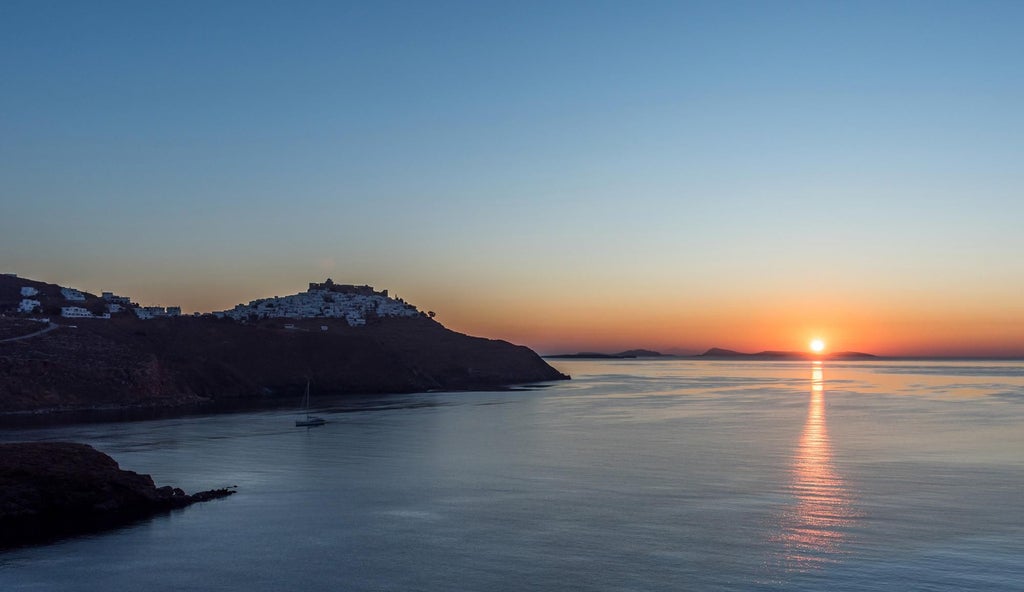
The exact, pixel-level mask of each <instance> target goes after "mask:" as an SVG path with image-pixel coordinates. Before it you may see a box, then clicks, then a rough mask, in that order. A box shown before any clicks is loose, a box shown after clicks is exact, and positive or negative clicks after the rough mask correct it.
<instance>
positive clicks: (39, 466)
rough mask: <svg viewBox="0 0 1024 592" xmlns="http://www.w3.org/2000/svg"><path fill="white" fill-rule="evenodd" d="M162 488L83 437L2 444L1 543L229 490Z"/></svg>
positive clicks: (82, 529) (123, 518) (97, 526)
mask: <svg viewBox="0 0 1024 592" xmlns="http://www.w3.org/2000/svg"><path fill="white" fill-rule="evenodd" d="M232 493H234V489H231V488H227V489H214V490H211V491H203V492H200V493H196V494H193V495H188V494H186V493H185V492H184V491H182V490H180V489H177V488H173V487H156V485H154V483H153V479H152V478H151V477H150V476H149V475H140V474H138V473H135V472H132V471H125V470H122V469H121V468H120V467H119V466H118V464H117V462H116V461H115V460H114V459H112V458H110V457H109V456H107V455H106V454H103V453H102V452H100V451H98V450H96V449H94V448H92V447H91V446H87V445H85V444H74V443H70V442H44V443H18V444H0V548H10V547H13V546H19V545H25V544H32V543H40V542H45V541H48V540H52V539H54V538H58V537H61V536H67V535H73V534H83V533H88V532H94V531H98V530H103V529H107V528H113V527H117V526H121V525H123V524H126V523H129V522H132V521H135V520H139V519H141V518H146V517H149V516H152V515H154V514H160V513H164V512H168V511H170V510H175V509H178V508H183V507H185V506H187V505H189V504H193V503H196V502H204V501H208V500H212V499H217V498H221V497H225V496H228V495H231V494H232Z"/></svg>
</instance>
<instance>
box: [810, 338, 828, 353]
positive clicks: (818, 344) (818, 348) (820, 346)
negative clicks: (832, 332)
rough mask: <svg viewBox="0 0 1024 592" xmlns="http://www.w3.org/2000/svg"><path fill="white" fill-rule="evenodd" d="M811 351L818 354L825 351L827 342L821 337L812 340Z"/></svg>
mask: <svg viewBox="0 0 1024 592" xmlns="http://www.w3.org/2000/svg"><path fill="white" fill-rule="evenodd" d="M811 351H812V352H814V353H816V354H820V353H821V352H823V351H825V342H824V341H822V340H820V339H813V340H811Z"/></svg>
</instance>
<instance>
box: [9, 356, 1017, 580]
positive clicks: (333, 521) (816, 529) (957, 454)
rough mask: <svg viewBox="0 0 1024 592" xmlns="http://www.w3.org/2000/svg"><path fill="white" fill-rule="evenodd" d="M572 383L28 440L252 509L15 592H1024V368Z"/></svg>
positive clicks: (70, 566)
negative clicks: (311, 419) (308, 422)
mask: <svg viewBox="0 0 1024 592" xmlns="http://www.w3.org/2000/svg"><path fill="white" fill-rule="evenodd" d="M552 363H553V364H554V365H555V366H556V367H557V368H558V369H559V370H561V371H563V372H566V373H568V374H571V375H572V377H573V379H572V380H571V381H567V382H556V383H549V384H543V385H534V386H531V387H529V388H522V389H514V390H508V391H500V392H433V393H424V394H415V395H407V394H406V395H392V396H374V397H347V398H335V399H328V398H324V397H316V395H315V393H314V406H315V407H317V409H316V413H317V414H318V415H321V416H323V417H324V418H326V419H327V420H328V423H327V424H326V425H324V426H321V427H314V428H298V427H295V425H294V424H295V419H296V418H297V413H296V412H295V411H294V410H292V409H272V410H258V411H251V410H250V411H242V412H237V413H209V414H205V415H204V414H193V415H190V416H187V417H178V418H163V419H152V420H147V421H130V422H125V421H120V422H113V421H110V422H92V423H80V424H73V425H52V426H35V427H18V426H13V427H12V426H7V427H4V428H2V429H0V440H2V441H76V442H85V443H88V444H91V445H92V446H94V447H96V448H97V449H99V450H102V451H104V452H106V453H108V454H110V455H111V456H113V457H114V458H115V459H116V460H117V461H118V462H119V463H120V465H121V467H122V468H125V469H130V470H133V471H137V472H141V473H148V474H150V475H152V476H153V479H154V480H155V481H156V483H157V485H174V486H178V487H182V488H184V489H185V490H186V491H197V490H205V489H212V488H219V487H224V486H231V485H237V487H238V493H237V494H236V495H233V496H231V497H228V498H224V499H220V500H216V501H211V502H206V503H202V504H196V505H193V506H190V507H188V508H185V509H183V510H179V511H174V512H171V513H169V514H165V515H160V516H157V517H154V518H151V519H147V520H144V521H141V522H137V523H134V524H131V525H128V526H125V527H123V528H120V529H118V530H112V531H107V532H104V533H100V534H94V535H89V536H79V537H74V538H67V539H64V540H60V541H57V542H54V543H52V544H48V545H42V546H34V547H24V548H18V549H14V550H10V551H6V552H3V553H0V590H3V591H4V592H13V591H21V590H31V591H38V590H74V591H102V592H109V591H111V590H146V591H148V592H152V591H158V590H168V591H171V590H173V591H180V590H225V591H227V590H232V591H234V590H244V591H263V590H266V591H271V590H273V591H279V590H344V591H382V590H394V591H438V592H441V591H444V592H450V591H457V590H467V591H502V590H552V591H563V590H594V591H624V590H636V591H660V590H664V591H669V590H671V591H679V590H698V591H704V590H787V591H790V590H808V591H810V590H815V591H818V590H830V591H842V590H851V591H852V590H864V591H868V590H872V591H874V590H879V591H880V590H886V591H889V590H928V591H941V590H949V591H954V590H955V591H963V590H992V591H1000V592H1004V591H1008V590H1009V591H1012V590H1024V362H1011V361H979V360H961V361H935V360H931V361H929V360H903V361H857V362H840V361H825V362H811V361H800V362H796V361H785V362H774V361H753V360H743V361H707V360H694V359H665V360H659V359H655V360H601V361H588V360H557V361H555V360H553V361H552ZM297 404H298V401H296V405H297Z"/></svg>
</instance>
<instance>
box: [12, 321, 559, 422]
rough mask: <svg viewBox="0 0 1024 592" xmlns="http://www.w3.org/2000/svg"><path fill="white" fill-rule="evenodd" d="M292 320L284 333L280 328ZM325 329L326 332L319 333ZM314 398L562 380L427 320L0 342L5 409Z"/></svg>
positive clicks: (68, 330) (89, 333)
mask: <svg viewBox="0 0 1024 592" xmlns="http://www.w3.org/2000/svg"><path fill="white" fill-rule="evenodd" d="M286 325H292V327H291V328H285V326H286ZM323 327H326V330H323ZM307 377H308V378H309V380H310V381H311V382H312V384H313V385H314V389H315V390H316V392H317V393H318V394H347V393H398V392H417V391H426V390H432V389H453V390H454V389H470V388H493V387H499V386H505V385H511V384H519V383H528V382H541V381H550V380H560V379H565V378H568V377H567V376H565V375H563V374H561V373H559V372H558V371H556V370H555V369H554V368H552V367H551V366H549V365H548V364H547V363H546V362H544V361H543V360H542V359H541V358H540V357H539V356H538V355H537V354H536V353H534V352H533V351H532V350H530V349H528V348H526V347H522V346H516V345H512V344H510V343H507V342H504V341H497V340H489V339H481V338H476V337H470V336H467V335H463V334H460V333H456V332H454V331H451V330H449V329H446V328H445V327H443V326H441V325H440V324H438V323H437V322H435V321H433V320H431V319H429V318H426V317H424V316H417V317H412V318H385V319H379V320H378V321H376V322H374V323H372V324H368V325H366V326H360V327H351V326H349V325H348V323H346V322H344V320H340V319H304V320H296V321H285V320H282V319H266V320H262V321H256V322H252V323H246V324H242V323H238V322H235V321H232V320H230V319H215V318H209V317H204V318H192V317H179V318H165V319H152V320H145V321H143V320H139V319H134V318H131V317H128V316H124V317H119V318H114V319H110V320H92V319H81V320H77V319H76V321H75V325H74V326H73V327H72V326H67V325H65V326H62V327H60V328H58V329H56V330H53V331H50V332H48V333H46V334H43V335H39V336H36V337H32V338H29V339H24V340H18V341H8V342H0V412H7V413H10V412H33V411H52V410H74V409H92V408H103V407H108V408H118V407H171V406H180V405H191V404H202V403H211V402H226V401H251V402H257V401H262V400H268V401H269V400H274V399H282V398H287V397H297V396H300V395H301V393H302V391H303V389H304V387H305V384H306V379H307Z"/></svg>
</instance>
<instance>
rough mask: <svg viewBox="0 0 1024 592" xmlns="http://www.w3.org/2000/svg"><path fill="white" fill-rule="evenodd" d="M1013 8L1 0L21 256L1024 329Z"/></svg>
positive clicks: (217, 303) (111, 282)
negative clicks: (856, 313) (863, 314)
mask: <svg viewBox="0 0 1024 592" xmlns="http://www.w3.org/2000/svg"><path fill="white" fill-rule="evenodd" d="M296 4H298V5H296ZM1021 31H1024V3H1022V2H934V1H933V2H695V3H688V2H537V3H526V2H516V3H490V2H465V3H448V2H403V3H398V2H360V3H342V2H305V3H290V2H289V3H285V2H277V3H270V2H237V3H232V2H42V1H30V2H13V1H10V0H7V1H5V2H3V3H2V4H0V80H2V92H0V204H2V216H0V267H3V268H4V271H14V272H17V273H20V274H22V275H26V276H31V277H35V278H37V279H42V280H46V281H53V282H58V283H63V284H71V285H75V286H78V287H81V288H83V289H88V290H92V291H99V290H101V289H113V290H115V291H120V292H124V293H129V294H131V295H133V296H135V297H136V298H138V299H140V300H144V301H146V302H147V303H151V304H160V303H163V304H175V303H178V304H183V305H184V306H185V308H186V309H200V310H210V309H213V308H225V307H229V306H232V305H234V304H236V303H237V302H240V301H248V300H249V299H252V298H255V297H260V296H267V295H270V294H275V293H277V294H284V293H292V292H295V291H298V290H300V289H302V287H303V286H304V285H305V282H308V281H313V280H317V279H323V278H324V277H326V276H328V275H329V276H331V277H333V278H334V279H335V280H337V281H351V282H358V283H364V282H366V283H371V284H375V285H377V286H378V287H382V288H385V287H386V288H390V289H391V290H392V291H394V292H397V293H398V294H399V295H401V296H404V297H406V298H407V299H409V300H411V301H413V302H414V303H416V304H418V305H420V306H421V307H423V308H427V309H434V310H437V311H438V313H439V314H440V316H439V319H440V320H442V321H443V322H446V324H449V325H450V326H454V327H455V328H457V329H461V330H465V331H470V332H475V333H478V334H485V335H487V336H490V337H507V338H510V339H513V340H517V341H520V342H526V343H527V344H529V345H534V346H535V347H540V348H541V349H545V348H548V349H550V348H555V347H562V346H564V347H572V346H576V345H580V346H583V345H587V344H590V343H593V344H595V345H608V346H609V347H610V346H613V345H618V344H620V343H621V344H622V345H635V346H644V345H647V344H646V343H642V342H638V341H642V340H641V339H640V338H641V334H640V333H637V331H639V330H640V329H643V330H646V331H649V332H652V333H651V334H652V335H653V333H657V332H660V333H658V337H657V339H653V341H655V342H656V343H654V345H658V346H660V347H682V348H684V349H685V348H687V347H701V346H703V345H725V346H728V345H730V344H738V345H747V346H751V347H756V344H755V343H754V342H753V341H752V339H753V338H751V340H746V341H745V340H744V339H746V338H745V337H742V336H739V335H737V332H738V331H742V325H737V323H740V322H741V321H742V322H746V323H748V324H749V325H750V326H752V327H762V329H763V331H762V333H764V335H762V336H761V337H758V339H760V340H761V341H765V340H770V337H765V335H768V333H765V332H767V331H768V329H767V325H766V323H767V324H770V322H769V321H768V319H771V318H773V315H775V316H777V315H778V313H779V311H782V310H785V311H790V310H791V309H794V308H803V309H805V310H808V311H809V312H808V314H809V315H811V316H813V317H814V318H813V319H811V320H808V321H807V325H806V326H807V327H814V328H817V327H822V328H824V329H825V330H829V328H830V327H831V328H832V330H833V332H834V333H835V334H836V335H843V336H846V337H848V338H849V339H851V340H852V341H853V343H851V344H850V345H859V344H860V343H862V342H863V337H861V338H860V339H861V341H860V342H858V341H857V338H856V336H855V332H851V331H852V329H850V328H849V327H847V328H846V329H841V328H840V326H843V327H846V326H847V325H851V321H849V318H850V315H851V314H853V313H852V312H851V311H854V310H857V309H858V307H859V309H860V310H862V311H863V310H869V311H873V312H872V314H871V315H868V316H869V317H870V318H868V319H867V320H862V324H863V323H869V324H870V323H883V322H884V323H887V324H888V325H887V326H890V327H891V325H892V322H893V321H894V320H896V321H899V320H900V319H906V318H910V317H912V319H911V320H912V323H911V325H909V326H908V327H907V328H906V331H907V332H911V333H913V332H914V331H917V334H921V333H920V332H921V331H922V330H923V329H922V327H925V326H931V325H932V324H933V323H943V322H947V321H948V320H949V319H954V320H957V322H958V323H960V324H959V325H955V327H960V328H955V327H954V325H949V327H950V328H949V329H948V330H947V331H946V332H945V333H941V332H940V333H941V335H944V336H945V337H943V338H946V339H953V340H957V339H959V337H958V335H960V334H959V333H958V331H961V332H962V331H964V330H965V329H963V328H962V327H967V326H971V327H976V326H978V325H979V324H984V323H989V325H993V326H997V327H999V328H1000V329H999V330H998V331H996V332H997V333H998V334H999V338H998V339H995V337H993V336H992V335H991V334H990V333H992V331H995V329H992V330H990V331H989V332H988V333H984V335H983V334H981V333H979V334H978V335H977V336H975V337H971V339H977V347H978V348H982V349H983V346H984V347H989V348H990V349H992V348H995V349H999V348H1002V349H1003V350H1006V348H1007V347H1011V349H1012V346H1013V344H1014V343H1016V344H1018V346H1019V347H1018V349H1019V350H1020V351H1022V352H1024V306H1022V305H1021V304H1019V302H1020V300H1021V299H1020V294H1024V257H1021V255H1022V254H1024V232H1022V231H1021V226H1022V223H1024V166H1022V165H1024V109H1022V108H1021V106H1022V105H1024V76H1021V66H1022V64H1024V35H1022V34H1021ZM809 294H810V295H811V296H808V295H809ZM815 302H817V303H818V304H819V305H820V306H817V307H815V305H814V304H813V303H815ZM527 311H532V312H527ZM666 311H677V312H666ZM737 311H741V312H737ZM787 314H789V313H787ZM524 315H526V316H530V317H531V318H535V319H536V321H535V322H532V324H531V322H530V321H524V319H523V316H524ZM844 315H845V316H844ZM913 315H917V316H913ZM577 316H578V317H579V318H576V317H577ZM726 317H729V318H730V319H732V320H730V321H729V322H728V323H727V322H726ZM587 318H589V319H590V321H586V320H585V319H587ZM786 318H787V319H788V318H790V317H788V316H787V317H786ZM716 319H717V320H716ZM844 319H845V320H844ZM562 321H564V322H562ZM908 322H909V321H908ZM559 323H562V324H559ZM616 323H619V324H616ZM623 323H625V324H628V325H629V326H630V327H631V328H632V329H628V330H627V329H626V328H624V325H623V326H620V325H622V324H623ZM715 323H719V324H717V325H716V324H715ZM729 323H732V324H729ZM844 323H845V325H844ZM666 324H667V325H666ZM666 326H667V327H668V328H666ZM801 330H803V329H801ZM630 331H633V332H630ZM716 331H717V333H716ZM776 331H778V330H776ZM749 333H750V335H755V334H756V333H757V332H756V331H753V330H751V331H750V332H749ZM793 334H794V335H795V334H796V333H795V332H794V333H793ZM972 335H974V334H972ZM986 335H987V337H986ZM615 336H619V338H616V337H615ZM715 336H721V339H717V338H716V337H715ZM788 338H789V334H788V333H787V334H786V337H785V338H783V337H781V336H780V337H779V340H784V339H788ZM794 338H795V337H794ZM933 338H935V339H939V338H940V337H939V334H936V336H933ZM616 339H618V341H616ZM708 339H716V341H715V343H713V344H712V343H707V340H708ZM730 339H731V340H732V341H730ZM801 339H802V337H801ZM986 339H987V340H988V341H985V340H986ZM961 341H962V340H961ZM896 342H898V343H900V344H903V345H899V346H892V347H891V348H890V349H893V348H895V349H899V347H910V346H911V345H912V344H913V343H918V342H916V341H914V340H913V339H910V337H906V338H905V339H904V340H903V341H899V340H897V341H894V342H893V343H896ZM904 342H905V343H904ZM759 343H760V342H759ZM763 345H764V347H773V346H785V345H788V342H787V343H778V342H769V343H764V344H763ZM866 345H867V346H874V347H879V346H877V345H873V344H871V343H867V344H866ZM881 347H882V349H884V348H885V347H886V346H884V345H883V346H881ZM995 349H993V351H995ZM979 351H980V350H979Z"/></svg>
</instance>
